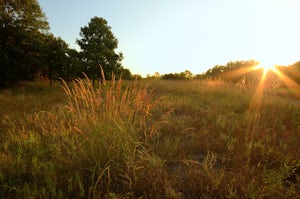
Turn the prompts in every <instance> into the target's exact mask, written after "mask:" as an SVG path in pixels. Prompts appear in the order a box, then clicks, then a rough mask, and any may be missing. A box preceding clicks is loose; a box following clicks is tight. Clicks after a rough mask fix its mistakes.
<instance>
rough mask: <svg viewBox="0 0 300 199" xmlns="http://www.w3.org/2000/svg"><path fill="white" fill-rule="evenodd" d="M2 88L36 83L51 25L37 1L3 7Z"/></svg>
mask: <svg viewBox="0 0 300 199" xmlns="http://www.w3.org/2000/svg"><path fill="white" fill-rule="evenodd" d="M0 24H1V25H0V37H1V40H0V60H1V61H0V65H1V68H0V87H5V86H9V85H12V84H15V83H17V82H18V81H20V80H24V79H34V78H35V75H36V71H37V69H38V66H39V65H40V64H41V63H42V62H41V60H42V57H41V53H40V52H41V46H43V45H42V44H43V34H44V32H45V31H47V30H48V28H49V27H48V23H47V21H46V18H45V15H44V14H43V13H42V11H41V9H40V7H39V4H38V2H37V1H36V0H26V1H21V0H18V1H12V0H9V1H1V3H0Z"/></svg>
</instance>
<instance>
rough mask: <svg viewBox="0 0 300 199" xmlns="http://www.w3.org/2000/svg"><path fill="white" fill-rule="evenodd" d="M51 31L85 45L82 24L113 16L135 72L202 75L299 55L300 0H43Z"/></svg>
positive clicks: (289, 59)
mask: <svg viewBox="0 0 300 199" xmlns="http://www.w3.org/2000/svg"><path fill="white" fill-rule="evenodd" d="M39 3H40V6H41V8H42V10H43V11H44V13H45V14H46V16H47V18H48V22H49V24H50V28H51V32H52V33H53V34H54V35H55V36H57V37H61V38H62V39H63V40H65V41H66V42H67V43H68V44H69V45H70V47H71V48H76V49H77V50H80V49H79V47H78V46H77V45H76V39H78V38H80V36H79V32H80V28H81V27H83V26H85V25H87V24H88V22H89V21H90V19H91V18H92V17H94V16H98V17H103V18H104V19H106V20H107V21H108V24H109V25H110V26H111V28H112V32H113V33H114V35H115V36H116V37H117V39H118V40H119V48H118V49H117V52H122V53H123V55H124V60H123V65H124V66H125V68H129V69H130V71H131V72H132V73H134V74H137V73H138V74H141V75H143V76H146V75H147V74H150V75H152V74H154V73H155V72H159V73H160V74H165V73H174V72H182V71H184V70H190V71H191V72H193V73H194V74H199V73H203V72H205V71H206V70H208V69H209V68H212V67H213V66H215V65H218V64H226V63H227V62H228V61H236V60H248V59H255V60H258V61H261V62H262V63H264V64H286V65H287V64H292V63H294V62H296V61H299V60H300V26H299V19H300V12H299V10H300V1H298V0H85V1H83V0H39Z"/></svg>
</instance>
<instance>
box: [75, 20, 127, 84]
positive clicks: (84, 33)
mask: <svg viewBox="0 0 300 199" xmlns="http://www.w3.org/2000/svg"><path fill="white" fill-rule="evenodd" d="M80 36H81V39H78V40H77V43H78V45H79V46H80V48H81V50H82V52H81V54H82V57H83V59H84V61H85V65H86V73H87V74H88V76H89V77H90V78H92V79H93V80H95V79H99V78H100V67H99V65H101V66H102V68H103V70H104V73H105V77H106V78H111V74H112V72H114V73H115V74H117V75H118V74H120V72H121V68H122V66H121V60H122V59H123V55H122V53H119V54H117V53H116V52H115V50H116V49H117V47H118V40H117V39H116V37H115V36H114V34H113V33H112V31H111V27H110V26H108V23H107V21H106V20H105V19H103V18H99V17H94V18H92V19H91V21H90V22H89V23H88V25H87V26H84V27H83V28H81V31H80Z"/></svg>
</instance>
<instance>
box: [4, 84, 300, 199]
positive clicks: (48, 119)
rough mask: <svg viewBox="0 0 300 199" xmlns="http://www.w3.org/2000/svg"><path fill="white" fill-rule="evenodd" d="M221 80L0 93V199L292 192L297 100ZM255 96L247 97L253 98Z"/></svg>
mask: <svg viewBox="0 0 300 199" xmlns="http://www.w3.org/2000/svg"><path fill="white" fill-rule="evenodd" d="M254 93H255V86H247V89H246V88H245V87H241V86H240V85H234V84H231V83H225V82H223V81H221V80H203V81H163V80H151V81H146V80H145V81H140V82H124V81H114V80H113V81H107V82H104V84H102V85H98V86H96V87H93V86H92V84H91V82H90V80H88V79H84V80H76V81H75V82H73V83H71V84H70V85H67V84H64V85H63V87H60V86H59V85H56V86H55V87H49V86H48V85H47V84H46V83H38V82H36V83H26V84H24V86H22V87H19V88H15V89H11V90H3V91H0V102H1V103H0V106H1V107H0V108H1V110H2V111H1V112H0V119H1V120H0V122H1V123H0V124H1V126H0V133H1V135H0V137H1V140H0V160H1V161H0V198H297V197H298V196H299V195H300V179H299V167H300V153H299V152H300V146H299V141H300V103H299V99H297V98H295V97H294V96H293V95H292V94H291V92H290V91H288V89H284V88H274V89H270V88H268V89H267V90H266V91H265V92H264V93H263V97H262V100H261V103H260V105H259V106H258V107H255V110H254V109H253V107H252V106H251V104H252V102H253V98H254V97H255V96H254ZM256 97H257V96H256Z"/></svg>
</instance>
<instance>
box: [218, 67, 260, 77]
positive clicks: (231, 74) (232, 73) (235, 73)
mask: <svg viewBox="0 0 300 199" xmlns="http://www.w3.org/2000/svg"><path fill="white" fill-rule="evenodd" d="M255 69H256V66H250V67H245V68H240V69H237V70H233V71H229V72H225V73H224V74H222V76H223V77H224V78H225V79H233V78H236V77H239V76H242V75H244V74H246V73H249V72H251V71H253V70H255Z"/></svg>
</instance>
